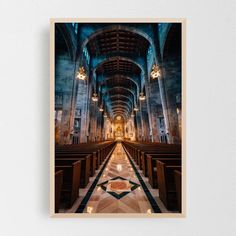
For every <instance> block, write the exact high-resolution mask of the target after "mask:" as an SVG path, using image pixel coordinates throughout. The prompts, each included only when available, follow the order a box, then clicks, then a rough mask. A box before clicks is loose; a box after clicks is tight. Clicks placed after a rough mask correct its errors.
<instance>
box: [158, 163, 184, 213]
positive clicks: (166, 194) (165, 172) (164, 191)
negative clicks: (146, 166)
mask: <svg viewBox="0 0 236 236" xmlns="http://www.w3.org/2000/svg"><path fill="white" fill-rule="evenodd" d="M156 166H157V181H158V188H159V197H160V199H161V201H162V202H163V204H164V205H165V206H166V208H167V209H168V210H177V209H178V206H177V192H176V187H175V175H174V173H175V172H174V171H175V170H178V171H181V165H180V164H178V163H174V162H173V161H159V160H157V161H156Z"/></svg>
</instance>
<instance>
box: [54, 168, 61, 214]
mask: <svg viewBox="0 0 236 236" xmlns="http://www.w3.org/2000/svg"><path fill="white" fill-rule="evenodd" d="M62 183H63V171H62V170H59V171H57V172H56V173H55V213H58V212H59V207H60V198H61V188H62Z"/></svg>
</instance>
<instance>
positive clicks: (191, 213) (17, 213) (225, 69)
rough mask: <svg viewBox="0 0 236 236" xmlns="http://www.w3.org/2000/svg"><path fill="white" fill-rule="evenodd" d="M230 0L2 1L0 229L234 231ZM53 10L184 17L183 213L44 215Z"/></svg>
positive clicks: (234, 26)
mask: <svg viewBox="0 0 236 236" xmlns="http://www.w3.org/2000/svg"><path fill="white" fill-rule="evenodd" d="M235 3H236V2H235V0H208V1H207V0H178V1H176V0H172V1H171V0H145V1H137V0H130V1H128V0H120V1H112V0H99V1H92V0H90V1H78V0H73V1H68V0H64V1H62V0H60V1H59V0H53V1H49V0H38V1H36V0H31V1H30V0H21V1H17V0H1V2H0V26H1V27H0V80H1V86H0V108H1V118H0V143H1V145H0V156H1V167H0V181H1V182H0V192H1V193H0V206H1V207H0V217H1V219H0V234H1V235H14V236H15V235H23V236H26V235H27V236H28V235H30V236H32V235H34V236H35V235H40V236H42V235H45V236H46V235H50V236H52V235H57V236H60V235H85V234H86V235H93V234H95V235H110V234H112V235H114V236H115V235H117V236H118V235H119V236H120V235H121V234H122V235H134V234H136V235H137V236H139V235H172V236H174V235H181V236H185V235H186V236H187V235H188V236H189V235H191V236H195V235H214V236H216V235H227V236H230V235H236V223H235V220H236V135H235V133H236V124H235V122H236V112H235V107H236V95H235V94H236V82H235V80H236V77H235V68H236V58H235V55H236V44H235V43H236V20H235V15H234V13H235V10H236V5H235ZM50 17H144V18H145V17H186V18H187V20H188V22H187V68H188V69H187V112H188V115H187V146H188V149H187V160H188V161H187V174H188V178H187V218H186V219H51V218H49V217H48V208H49V201H48V199H49V125H48V124H49V18H50ZM112 230H114V231H112Z"/></svg>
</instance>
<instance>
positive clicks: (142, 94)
mask: <svg viewBox="0 0 236 236" xmlns="http://www.w3.org/2000/svg"><path fill="white" fill-rule="evenodd" d="M145 99H146V97H145V96H144V93H143V92H142V93H140V95H139V100H141V101H144V100H145Z"/></svg>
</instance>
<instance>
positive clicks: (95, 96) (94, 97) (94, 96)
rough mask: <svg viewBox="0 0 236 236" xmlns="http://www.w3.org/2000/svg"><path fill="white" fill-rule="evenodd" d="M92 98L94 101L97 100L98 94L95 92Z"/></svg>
mask: <svg viewBox="0 0 236 236" xmlns="http://www.w3.org/2000/svg"><path fill="white" fill-rule="evenodd" d="M92 100H93V101H94V102H97V101H98V95H97V94H96V93H94V94H93V96H92Z"/></svg>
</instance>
